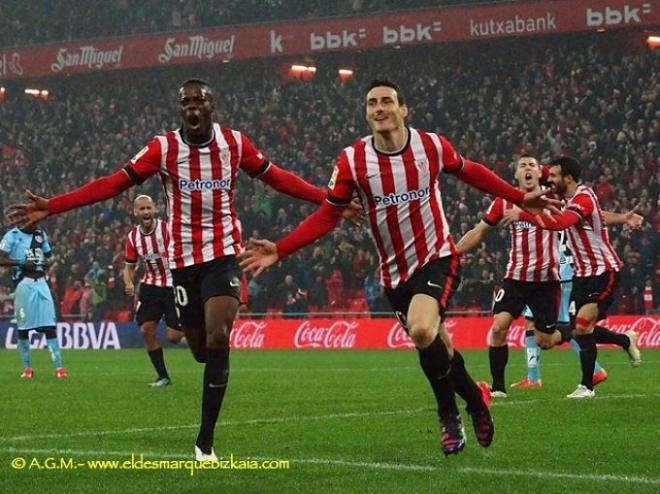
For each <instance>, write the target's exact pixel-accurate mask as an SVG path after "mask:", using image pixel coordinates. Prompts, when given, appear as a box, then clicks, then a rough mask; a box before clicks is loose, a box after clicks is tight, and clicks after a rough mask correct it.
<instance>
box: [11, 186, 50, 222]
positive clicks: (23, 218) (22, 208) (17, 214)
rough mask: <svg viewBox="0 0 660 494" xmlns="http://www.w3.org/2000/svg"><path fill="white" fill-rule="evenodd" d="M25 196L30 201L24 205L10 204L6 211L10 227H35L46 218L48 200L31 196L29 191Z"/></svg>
mask: <svg viewBox="0 0 660 494" xmlns="http://www.w3.org/2000/svg"><path fill="white" fill-rule="evenodd" d="M25 195H26V196H27V197H28V199H30V201H32V202H29V203H26V204H10V205H9V209H8V211H7V219H8V220H9V222H10V223H11V224H12V225H16V226H18V227H19V228H27V227H30V226H32V225H36V224H37V223H39V222H40V221H42V220H44V219H46V218H47V217H48V214H49V212H48V199H46V198H45V197H41V196H38V195H35V194H33V193H32V192H30V191H29V190H26V191H25Z"/></svg>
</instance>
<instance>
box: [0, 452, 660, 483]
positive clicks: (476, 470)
mask: <svg viewBox="0 0 660 494" xmlns="http://www.w3.org/2000/svg"><path fill="white" fill-rule="evenodd" d="M0 453H9V454H22V455H35V454H47V455H53V454H56V455H58V456H59V457H62V456H63V455H67V454H68V455H75V456H86V457H91V458H90V459H97V458H103V457H104V456H105V457H107V456H119V457H123V458H129V457H130V456H131V455H132V454H134V455H138V456H139V455H143V457H144V458H145V459H148V460H157V459H163V460H169V459H183V460H187V459H191V457H192V453H191V452H187V453H161V452H155V451H141V452H139V453H137V452H135V451H81V450H75V449H58V450H57V451H53V450H52V449H20V448H4V449H0ZM276 456H277V455H274V456H272V457H270V458H266V457H261V456H259V457H252V456H246V457H245V458H246V459H247V458H249V459H253V460H264V459H272V458H275V457H276ZM459 458H460V456H459ZM289 461H290V462H291V465H292V467H294V468H295V465H296V463H302V464H310V465H334V466H340V467H348V468H362V469H372V470H394V471H408V472H430V473H433V472H435V473H441V474H442V475H444V476H446V475H447V474H451V473H458V474H470V475H473V474H476V475H487V476H500V477H535V478H540V479H544V480H547V479H549V478H554V479H566V480H576V481H585V482H624V483H636V484H645V485H660V478H655V477H644V476H638V475H613V474H601V475H599V474H593V473H591V474H590V473H586V474H583V473H568V472H552V471H548V470H511V469H496V468H481V467H456V466H453V465H450V466H449V467H448V468H445V467H443V465H441V464H437V465H414V464H408V463H386V462H369V461H352V460H342V459H330V458H290V459H289Z"/></svg>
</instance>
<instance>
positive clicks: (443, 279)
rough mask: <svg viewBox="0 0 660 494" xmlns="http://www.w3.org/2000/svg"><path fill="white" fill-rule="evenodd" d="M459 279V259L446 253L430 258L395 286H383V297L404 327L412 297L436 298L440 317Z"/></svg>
mask: <svg viewBox="0 0 660 494" xmlns="http://www.w3.org/2000/svg"><path fill="white" fill-rule="evenodd" d="M460 282H461V276H460V261H459V260H458V258H457V257H453V256H447V257H442V258H440V259H434V260H433V261H430V262H429V263H428V264H426V265H424V266H422V267H421V268H419V269H418V270H417V271H415V272H414V273H413V275H412V276H411V277H410V278H409V279H408V280H407V281H405V282H404V283H402V284H401V285H399V286H398V287H396V288H385V296H386V297H387V300H388V301H389V303H390V306H391V307H392V311H394V315H395V316H396V317H397V319H398V320H399V322H400V323H401V325H402V326H403V327H404V328H405V327H406V316H407V315H408V307H410V302H411V300H412V298H413V297H414V296H415V295H417V294H418V293H424V294H426V295H429V296H431V297H433V298H434V299H436V300H437V301H438V304H439V305H440V317H441V318H442V319H443V320H444V316H445V310H447V305H449V299H450V298H451V296H452V294H453V293H454V292H455V291H456V289H457V288H458V285H459V284H460Z"/></svg>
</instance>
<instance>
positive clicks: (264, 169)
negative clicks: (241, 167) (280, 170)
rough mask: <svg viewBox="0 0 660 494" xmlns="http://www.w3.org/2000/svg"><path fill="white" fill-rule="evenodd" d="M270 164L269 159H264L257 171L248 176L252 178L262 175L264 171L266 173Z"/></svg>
mask: <svg viewBox="0 0 660 494" xmlns="http://www.w3.org/2000/svg"><path fill="white" fill-rule="evenodd" d="M270 164H271V163H270V161H268V160H264V162H263V163H262V164H261V166H260V167H259V169H258V170H257V172H256V173H254V174H250V176H251V177H252V178H258V177H260V176H261V175H263V174H264V173H266V172H267V171H268V170H269V169H270Z"/></svg>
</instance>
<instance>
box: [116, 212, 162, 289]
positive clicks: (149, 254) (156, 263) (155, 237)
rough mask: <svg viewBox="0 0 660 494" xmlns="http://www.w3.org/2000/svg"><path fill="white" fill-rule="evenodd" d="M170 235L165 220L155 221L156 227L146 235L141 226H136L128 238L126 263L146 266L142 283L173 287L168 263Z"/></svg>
mask: <svg viewBox="0 0 660 494" xmlns="http://www.w3.org/2000/svg"><path fill="white" fill-rule="evenodd" d="M169 244H170V234H169V232H168V230H167V224H166V223H165V222H164V221H163V220H159V219H156V220H154V227H153V229H152V230H151V232H149V233H144V232H143V231H142V228H140V226H139V225H138V226H134V227H133V228H132V229H131V231H130V232H129V233H128V236H127V237H126V262H127V263H129V264H135V263H137V262H138V261H140V263H142V265H143V266H144V276H142V280H141V281H140V283H143V284H145V285H155V286H162V287H171V286H172V273H171V272H170V267H169V263H168V261H167V249H168V247H169Z"/></svg>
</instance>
